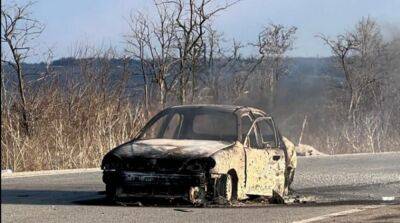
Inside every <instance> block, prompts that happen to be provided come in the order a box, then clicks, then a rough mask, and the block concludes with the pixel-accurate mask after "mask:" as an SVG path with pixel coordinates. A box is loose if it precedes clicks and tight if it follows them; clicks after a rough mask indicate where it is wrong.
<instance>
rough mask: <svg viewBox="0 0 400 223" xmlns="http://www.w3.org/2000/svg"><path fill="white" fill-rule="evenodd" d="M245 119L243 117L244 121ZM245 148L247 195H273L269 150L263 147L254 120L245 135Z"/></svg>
mask: <svg viewBox="0 0 400 223" xmlns="http://www.w3.org/2000/svg"><path fill="white" fill-rule="evenodd" d="M244 121H245V120H243V118H242V123H243V122H244ZM244 139H245V140H244V150H245V154H246V181H245V185H246V194H247V195H265V196H270V195H272V186H273V185H272V184H271V183H270V182H269V178H270V177H269V174H268V173H267V167H268V163H269V162H270V161H269V157H270V155H269V152H268V151H267V150H266V149H264V148H262V144H261V141H260V136H259V131H258V129H257V126H256V125H255V123H254V122H252V124H251V126H250V128H249V130H248V132H247V134H246V137H244Z"/></svg>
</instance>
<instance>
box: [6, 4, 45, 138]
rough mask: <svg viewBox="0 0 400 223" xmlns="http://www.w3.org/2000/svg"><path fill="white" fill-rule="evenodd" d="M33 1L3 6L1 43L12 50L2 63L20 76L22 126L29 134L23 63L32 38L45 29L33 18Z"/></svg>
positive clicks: (27, 54)
mask: <svg viewBox="0 0 400 223" xmlns="http://www.w3.org/2000/svg"><path fill="white" fill-rule="evenodd" d="M32 5H33V3H32V2H29V3H27V4H25V5H22V6H19V5H13V6H6V5H2V6H1V33H2V35H1V43H2V45H3V44H5V45H6V46H7V47H8V49H9V50H10V54H11V55H10V56H11V58H10V59H4V60H3V58H2V64H3V63H8V64H9V65H11V67H12V68H13V70H14V71H15V72H16V74H17V77H18V90H19V91H18V92H19V96H20V99H21V100H20V105H21V115H22V126H23V128H24V129H25V133H26V134H28V135H29V122H28V108H27V102H26V97H25V83H24V74H23V68H22V63H23V62H24V61H25V59H26V58H27V57H29V56H30V53H31V51H32V46H31V44H32V40H34V39H35V38H37V37H38V36H39V35H40V34H41V33H42V31H43V25H42V24H41V23H39V21H37V20H35V19H33V18H32V15H31V13H30V12H29V9H30V8H31V7H32ZM2 53H3V52H2Z"/></svg>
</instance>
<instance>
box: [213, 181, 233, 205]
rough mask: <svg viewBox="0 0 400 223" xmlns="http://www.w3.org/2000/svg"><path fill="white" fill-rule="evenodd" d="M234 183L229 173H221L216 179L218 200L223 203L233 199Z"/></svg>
mask: <svg viewBox="0 0 400 223" xmlns="http://www.w3.org/2000/svg"><path fill="white" fill-rule="evenodd" d="M233 186H234V184H233V181H232V177H231V175H229V174H224V175H222V176H221V177H220V178H219V179H218V181H217V192H218V195H219V198H220V199H219V200H220V201H221V200H222V201H223V202H224V203H230V202H232V201H233V197H234V196H233V192H234V188H233Z"/></svg>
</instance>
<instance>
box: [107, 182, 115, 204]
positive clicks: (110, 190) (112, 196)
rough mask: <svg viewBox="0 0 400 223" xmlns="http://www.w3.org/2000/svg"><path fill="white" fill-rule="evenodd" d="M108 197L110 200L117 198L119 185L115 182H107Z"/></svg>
mask: <svg viewBox="0 0 400 223" xmlns="http://www.w3.org/2000/svg"><path fill="white" fill-rule="evenodd" d="M106 198H107V200H109V201H115V200H116V198H117V187H116V186H115V185H113V184H106Z"/></svg>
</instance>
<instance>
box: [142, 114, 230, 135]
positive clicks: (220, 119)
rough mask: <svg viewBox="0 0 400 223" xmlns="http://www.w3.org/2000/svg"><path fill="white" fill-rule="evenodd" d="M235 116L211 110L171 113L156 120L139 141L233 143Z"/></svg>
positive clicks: (144, 131) (145, 130)
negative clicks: (165, 140)
mask: <svg viewBox="0 0 400 223" xmlns="http://www.w3.org/2000/svg"><path fill="white" fill-rule="evenodd" d="M236 122H237V120H236V116H235V115H234V114H233V113H231V112H221V111H212V110H204V109H201V110H187V111H185V110H184V111H172V112H169V113H166V114H164V115H161V116H159V117H158V118H156V119H155V120H154V121H152V123H151V124H150V125H148V126H147V127H146V128H145V129H144V130H143V133H142V134H141V135H140V136H139V139H195V140H218V141H235V140H236V139H237V125H236Z"/></svg>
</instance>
